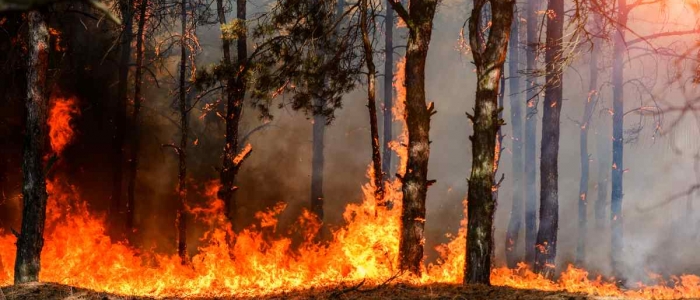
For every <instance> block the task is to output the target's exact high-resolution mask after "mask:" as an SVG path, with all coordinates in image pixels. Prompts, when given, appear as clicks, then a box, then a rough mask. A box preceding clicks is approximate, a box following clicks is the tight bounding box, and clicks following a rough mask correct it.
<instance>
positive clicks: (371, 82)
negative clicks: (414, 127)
mask: <svg viewBox="0 0 700 300" xmlns="http://www.w3.org/2000/svg"><path fill="white" fill-rule="evenodd" d="M360 1H362V2H361V3H360V30H361V31H362V46H363V50H364V52H365V53H364V54H365V63H366V64H367V108H368V109H369V125H370V126H369V127H370V138H371V139H372V169H373V170H374V176H373V184H374V187H375V190H374V198H375V200H377V202H378V203H383V199H384V181H383V179H382V178H383V176H382V175H383V174H382V156H381V153H380V151H381V148H380V146H379V125H378V124H377V101H376V94H377V91H376V86H375V81H376V72H377V70H376V69H377V68H376V67H375V65H374V58H373V55H374V52H373V51H372V42H371V40H370V36H369V24H368V23H369V21H373V20H368V18H369V14H368V13H367V10H369V7H368V6H369V3H367V0H360Z"/></svg>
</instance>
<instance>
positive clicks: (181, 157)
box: [175, 0, 189, 263]
mask: <svg viewBox="0 0 700 300" xmlns="http://www.w3.org/2000/svg"><path fill="white" fill-rule="evenodd" d="M180 5H181V15H180V16H181V19H180V22H181V23H182V30H181V32H180V34H181V36H180V83H179V85H180V86H179V97H180V99H179V100H180V101H179V108H180V130H181V134H180V146H179V147H178V151H177V154H178V175H177V179H178V180H177V182H178V184H177V193H178V199H177V201H178V206H177V212H176V217H175V223H176V226H177V254H178V256H180V259H181V260H182V262H183V263H186V262H187V214H186V209H185V208H186V205H187V136H188V131H189V103H188V102H189V98H188V96H187V88H186V86H185V82H186V77H185V76H186V73H187V46H186V43H187V41H186V40H185V36H186V35H187V0H182V1H181V2H180Z"/></svg>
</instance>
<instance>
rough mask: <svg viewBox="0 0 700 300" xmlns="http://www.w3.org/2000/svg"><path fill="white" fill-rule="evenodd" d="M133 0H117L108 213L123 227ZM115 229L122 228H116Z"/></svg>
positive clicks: (116, 223)
mask: <svg viewBox="0 0 700 300" xmlns="http://www.w3.org/2000/svg"><path fill="white" fill-rule="evenodd" d="M133 6H134V1H133V0H119V11H120V12H121V15H122V19H124V20H123V22H124V27H123V28H122V32H121V40H120V50H119V53H120V57H119V82H118V84H117V103H116V105H117V107H116V109H115V115H114V139H113V144H112V151H113V161H112V162H113V169H112V171H113V177H112V211H111V212H110V214H111V216H112V218H113V221H114V223H115V225H118V224H121V225H123V224H124V223H122V222H123V219H122V218H123V214H124V207H125V205H124V203H123V202H122V189H123V180H122V177H123V176H124V175H123V165H124V140H125V137H126V105H127V102H128V96H127V90H128V81H129V67H130V66H129V64H130V63H131V39H132V23H133V22H132V19H133V18H132V12H131V10H132V8H133ZM115 228H123V227H120V226H117V227H115Z"/></svg>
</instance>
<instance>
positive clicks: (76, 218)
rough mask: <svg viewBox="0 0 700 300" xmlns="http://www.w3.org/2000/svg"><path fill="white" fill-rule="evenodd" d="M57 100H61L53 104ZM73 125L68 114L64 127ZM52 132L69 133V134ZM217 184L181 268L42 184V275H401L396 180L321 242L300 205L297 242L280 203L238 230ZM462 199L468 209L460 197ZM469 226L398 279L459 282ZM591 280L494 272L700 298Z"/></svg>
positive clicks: (694, 292)
mask: <svg viewBox="0 0 700 300" xmlns="http://www.w3.org/2000/svg"><path fill="white" fill-rule="evenodd" d="M399 73H400V74H402V72H399ZM399 80H400V79H399V77H397V82H398V81H399ZM399 86H402V85H399ZM397 90H398V88H397ZM398 94H399V95H401V93H398ZM399 97H400V96H399ZM397 102H402V101H397ZM57 106H60V105H54V107H57ZM397 106H399V105H397ZM67 107H72V106H70V105H68V106H67ZM53 110H54V109H52V112H53ZM56 111H57V112H58V111H64V112H65V111H67V112H71V113H67V114H65V113H64V114H59V113H57V115H68V116H70V115H75V114H77V112H76V111H75V110H71V109H64V110H56ZM69 123H70V120H68V121H66V122H65V123H63V124H69ZM67 128H70V126H67ZM67 132H69V133H72V130H71V131H67ZM58 136H60V137H63V138H67V140H68V141H69V140H70V134H68V135H62V134H61V135H58ZM58 140H60V139H58ZM58 140H57V141H58ZM64 140H66V139H64ZM52 142H53V136H52ZM52 145H53V144H52ZM61 145H63V146H65V143H63V144H61ZM404 149H405V148H404ZM403 153H404V154H403V155H402V161H403V160H404V159H405V151H404V152H403ZM370 182H371V180H370ZM217 188H218V184H217V183H216V182H212V183H210V184H207V185H206V189H205V190H206V191H205V193H204V195H205V196H206V197H207V198H208V199H209V201H208V203H207V204H206V205H205V206H204V207H188V211H189V212H190V213H191V214H193V215H195V216H196V220H197V221H199V222H203V223H205V224H207V225H209V230H208V231H206V232H205V233H204V235H203V236H202V238H201V239H200V241H201V246H200V247H199V249H198V254H197V255H195V256H194V257H192V259H191V262H190V263H189V264H188V265H182V264H181V262H180V258H179V257H178V256H177V255H176V254H170V255H168V254H158V253H153V252H150V251H145V250H137V249H135V248H133V247H131V246H129V245H128V244H126V243H124V242H114V241H112V240H111V239H110V238H109V237H108V236H107V234H106V229H105V225H104V224H105V223H104V220H103V219H102V218H100V217H97V216H95V215H94V214H92V213H91V212H90V209H89V207H88V205H87V203H86V202H85V201H84V200H82V199H81V195H80V190H79V189H78V188H76V187H74V186H71V185H69V184H68V183H67V182H66V181H65V180H56V181H49V182H47V191H48V193H49V200H48V204H47V205H48V207H47V218H46V233H45V244H44V249H43V252H42V259H41V261H42V270H41V273H40V279H41V280H42V281H45V282H57V283H61V284H66V285H71V286H77V287H82V288H88V289H93V290H96V291H100V292H110V293H115V294H121V295H139V296H153V297H195V296H196V297H207V296H218V297H225V296H251V297H254V296H259V295H264V294H269V293H273V292H274V293H280V292H285V291H289V290H293V289H306V288H312V287H313V288H323V287H328V286H333V285H337V284H340V283H347V282H359V281H361V280H365V281H366V282H367V283H368V284H380V283H383V282H385V281H386V280H387V279H388V278H391V277H393V276H394V275H396V274H398V273H399V271H398V270H397V269H396V266H397V258H398V245H399V239H398V237H399V233H400V212H401V207H400V206H401V195H402V194H401V190H400V189H401V183H400V182H399V181H398V180H394V181H391V182H387V183H386V197H387V199H386V200H388V201H391V202H393V203H395V204H396V207H394V209H392V210H386V208H385V207H384V206H379V205H378V203H377V202H376V199H375V197H374V190H373V187H372V186H371V184H369V183H367V184H365V185H364V186H363V187H362V190H363V194H364V201H363V202H362V203H359V204H354V203H353V204H348V205H347V206H346V208H345V212H344V213H343V218H344V220H345V225H344V226H343V227H340V228H338V229H336V230H334V231H333V232H332V237H331V239H330V241H329V242H328V243H327V244H323V245H321V244H318V243H316V242H314V240H313V239H314V236H315V235H316V234H315V233H316V232H317V231H318V230H319V228H320V223H319V222H318V220H317V219H316V217H315V216H313V215H312V214H311V213H309V212H308V211H307V212H304V213H303V214H302V215H301V217H300V218H299V219H298V221H297V223H296V228H299V229H301V233H302V235H303V237H304V238H305V240H304V241H303V242H302V243H301V245H300V246H297V247H293V246H292V240H291V238H287V237H278V238H269V237H268V235H267V234H266V232H269V231H275V230H276V225H277V216H278V215H279V214H280V213H281V212H282V211H283V209H284V205H278V206H275V207H274V208H272V209H269V210H268V211H266V212H261V213H258V214H256V218H257V219H258V222H257V224H255V225H252V226H250V227H249V228H246V229H244V230H242V231H241V232H240V233H238V234H234V233H233V231H232V230H231V225H230V223H228V220H227V218H226V217H225V216H224V213H223V211H224V205H223V203H222V201H221V200H219V199H217V197H216V194H217ZM463 204H464V206H465V207H466V201H464V202H463ZM377 211H379V212H380V213H377ZM465 215H466V211H465ZM466 225H467V223H466V220H462V222H461V228H460V230H459V233H458V234H457V236H456V237H455V238H454V239H452V240H451V241H450V242H449V243H447V244H445V245H441V246H439V247H438V248H437V250H438V252H439V253H440V259H439V260H438V262H437V263H436V264H431V265H428V266H427V267H426V272H424V273H423V276H422V277H421V278H411V277H405V276H403V277H399V279H398V280H400V281H403V282H407V283H415V284H429V283H438V282H440V283H461V281H462V277H463V270H464V263H465V252H466V247H465V244H466V234H467V231H466ZM227 239H233V240H235V243H230V240H227ZM15 241H16V238H15V237H14V236H13V235H12V234H7V233H4V232H0V285H9V284H12V278H13V266H14V261H15ZM590 278H591V277H590V276H589V274H588V273H587V272H586V271H585V270H581V269H577V268H574V267H572V266H569V267H568V268H567V270H566V271H565V272H563V273H562V275H561V276H560V278H559V279H558V280H557V281H551V280H548V279H545V278H544V277H542V276H541V275H539V274H535V273H533V272H532V271H530V270H529V269H528V268H527V266H526V265H525V264H520V265H519V266H518V268H516V269H507V268H496V269H494V270H492V272H491V281H492V283H493V284H494V285H502V286H511V287H516V288H527V289H538V290H546V291H567V292H575V293H586V294H590V295H597V296H608V297H630V298H643V299H671V298H697V297H700V277H697V276H695V275H683V276H680V277H672V278H671V281H672V282H671V284H669V283H666V282H663V281H658V282H659V283H658V284H657V285H655V286H645V285H642V284H640V285H639V289H637V290H635V291H628V290H621V289H619V288H618V287H617V286H616V285H615V284H614V283H613V282H612V281H606V280H603V279H602V277H600V276H598V277H596V278H595V279H590Z"/></svg>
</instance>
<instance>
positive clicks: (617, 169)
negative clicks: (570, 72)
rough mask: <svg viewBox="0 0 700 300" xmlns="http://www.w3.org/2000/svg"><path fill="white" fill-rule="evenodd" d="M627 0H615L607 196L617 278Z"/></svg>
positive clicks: (619, 244)
mask: <svg viewBox="0 0 700 300" xmlns="http://www.w3.org/2000/svg"><path fill="white" fill-rule="evenodd" d="M627 15H628V10H627V1H626V0H619V1H618V11H617V26H616V27H615V28H616V30H615V32H614V36H613V70H612V85H613V143H612V144H613V145H612V152H613V153H612V154H613V155H612V163H613V165H612V175H611V179H612V195H611V200H610V208H611V215H610V222H611V224H610V226H611V230H612V235H611V252H610V255H611V259H612V268H613V274H614V275H615V276H616V277H617V278H621V277H620V275H621V272H620V271H621V270H620V268H621V267H622V266H621V264H622V247H623V241H622V222H623V218H622V196H623V194H622V173H623V170H624V166H623V150H624V148H623V146H624V137H623V131H624V119H623V115H624V113H625V112H624V103H623V97H624V92H623V84H624V83H623V63H624V62H623V57H624V52H625V47H626V46H625V28H626V26H627Z"/></svg>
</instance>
